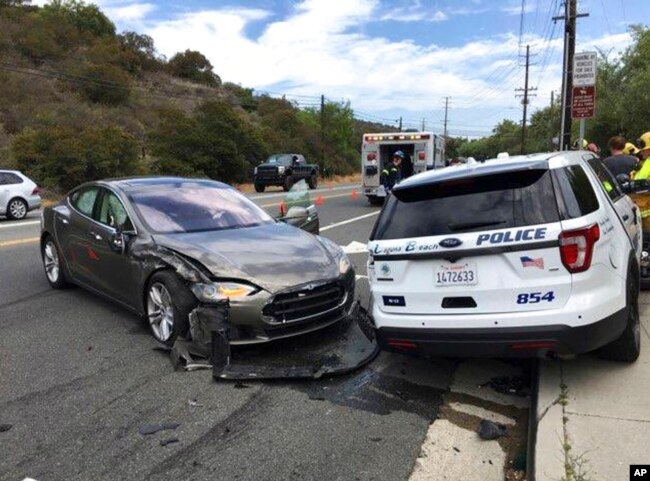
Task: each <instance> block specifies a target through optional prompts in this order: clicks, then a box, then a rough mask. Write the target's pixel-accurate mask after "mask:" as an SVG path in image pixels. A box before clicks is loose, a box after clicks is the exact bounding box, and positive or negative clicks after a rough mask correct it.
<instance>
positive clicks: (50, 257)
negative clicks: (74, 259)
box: [43, 240, 61, 283]
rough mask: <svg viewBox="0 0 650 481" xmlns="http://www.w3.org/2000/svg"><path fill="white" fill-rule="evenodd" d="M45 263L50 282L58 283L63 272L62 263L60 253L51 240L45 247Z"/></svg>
mask: <svg viewBox="0 0 650 481" xmlns="http://www.w3.org/2000/svg"><path fill="white" fill-rule="evenodd" d="M43 263H44V264H45V274H46V275H47V278H48V279H49V280H50V282H52V283H56V282H57V281H58V280H59V275H60V273H61V264H60V262H59V253H58V251H57V250H56V246H55V245H54V242H52V241H51V240H49V241H47V243H46V244H45V248H44V249H43Z"/></svg>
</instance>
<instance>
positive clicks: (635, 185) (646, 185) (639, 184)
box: [623, 179, 650, 194]
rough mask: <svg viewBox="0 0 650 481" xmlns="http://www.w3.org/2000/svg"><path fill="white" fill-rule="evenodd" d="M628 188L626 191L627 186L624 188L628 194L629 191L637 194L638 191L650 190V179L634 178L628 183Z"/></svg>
mask: <svg viewBox="0 0 650 481" xmlns="http://www.w3.org/2000/svg"><path fill="white" fill-rule="evenodd" d="M627 189H628V191H627V192H625V190H626V189H625V187H624V188H623V191H624V192H625V193H626V194H629V193H633V194H636V193H639V192H647V191H648V190H650V180H647V179H640V180H632V181H630V182H628V183H627Z"/></svg>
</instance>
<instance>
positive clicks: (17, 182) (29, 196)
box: [0, 170, 41, 220]
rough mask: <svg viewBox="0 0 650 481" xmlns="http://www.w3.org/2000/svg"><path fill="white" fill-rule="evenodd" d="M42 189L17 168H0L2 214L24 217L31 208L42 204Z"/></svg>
mask: <svg viewBox="0 0 650 481" xmlns="http://www.w3.org/2000/svg"><path fill="white" fill-rule="evenodd" d="M39 192H40V189H39V187H38V185H36V183H34V182H33V181H32V180H31V179H29V178H28V177H27V176H25V175H23V174H22V173H21V172H18V171H17V170H0V215H6V216H7V217H9V218H10V219H15V220H20V219H24V218H25V216H26V215H27V213H28V212H29V211H31V210H34V209H38V208H39V207H40V206H41V196H40V195H39Z"/></svg>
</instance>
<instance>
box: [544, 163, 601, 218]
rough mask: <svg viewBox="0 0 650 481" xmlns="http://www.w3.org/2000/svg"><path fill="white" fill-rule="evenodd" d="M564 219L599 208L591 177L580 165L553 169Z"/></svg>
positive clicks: (576, 216) (580, 215)
mask: <svg viewBox="0 0 650 481" xmlns="http://www.w3.org/2000/svg"><path fill="white" fill-rule="evenodd" d="M553 180H554V182H555V185H556V186H557V189H558V206H559V208H560V214H561V215H562V219H576V218H578V217H582V216H583V215H587V214H591V213H592V212H594V211H596V210H598V198H597V197H596V193H595V192H594V189H593V187H592V186H591V182H590V181H589V177H587V173H586V172H585V171H584V169H583V168H582V167H581V166H579V165H570V166H569V167H563V168H561V169H555V170H554V171H553Z"/></svg>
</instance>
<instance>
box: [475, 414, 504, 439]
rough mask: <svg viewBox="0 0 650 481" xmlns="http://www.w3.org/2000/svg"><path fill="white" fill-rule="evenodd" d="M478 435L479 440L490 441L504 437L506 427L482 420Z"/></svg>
mask: <svg viewBox="0 0 650 481" xmlns="http://www.w3.org/2000/svg"><path fill="white" fill-rule="evenodd" d="M478 435H479V436H480V437H481V439H485V440H488V441H489V440H492V439H498V438H500V437H502V436H505V435H506V427H505V426H504V425H503V424H497V423H495V422H492V421H490V420H488V419H482V420H481V423H480V424H479V426H478Z"/></svg>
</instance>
